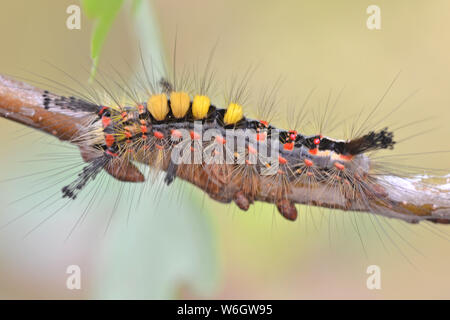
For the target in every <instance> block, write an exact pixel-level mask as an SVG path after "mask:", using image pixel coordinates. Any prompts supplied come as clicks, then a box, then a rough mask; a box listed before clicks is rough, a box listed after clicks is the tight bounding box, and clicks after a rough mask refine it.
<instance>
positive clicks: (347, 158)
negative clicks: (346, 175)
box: [339, 154, 353, 161]
mask: <svg viewBox="0 0 450 320" xmlns="http://www.w3.org/2000/svg"><path fill="white" fill-rule="evenodd" d="M339 158H341V159H342V160H345V161H350V160H352V159H353V156H352V155H351V154H349V155H346V154H341V155H340V156H339Z"/></svg>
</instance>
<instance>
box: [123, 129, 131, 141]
mask: <svg viewBox="0 0 450 320" xmlns="http://www.w3.org/2000/svg"><path fill="white" fill-rule="evenodd" d="M124 135H125V137H127V138H128V139H131V138H132V137H133V135H132V134H131V132H130V128H129V127H125V132H124Z"/></svg>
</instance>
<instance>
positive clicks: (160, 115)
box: [147, 94, 169, 121]
mask: <svg viewBox="0 0 450 320" xmlns="http://www.w3.org/2000/svg"><path fill="white" fill-rule="evenodd" d="M147 110H148V111H149V112H150V113H151V114H152V116H153V118H155V119H156V120H158V121H162V120H164V119H165V118H166V116H167V114H168V113H169V107H168V106H167V97H166V95H165V94H154V95H152V96H151V97H150V98H149V99H148V102H147Z"/></svg>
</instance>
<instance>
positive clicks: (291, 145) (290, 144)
mask: <svg viewBox="0 0 450 320" xmlns="http://www.w3.org/2000/svg"><path fill="white" fill-rule="evenodd" d="M283 149H284V150H288V151H292V149H294V143H293V142H286V143H285V144H283Z"/></svg>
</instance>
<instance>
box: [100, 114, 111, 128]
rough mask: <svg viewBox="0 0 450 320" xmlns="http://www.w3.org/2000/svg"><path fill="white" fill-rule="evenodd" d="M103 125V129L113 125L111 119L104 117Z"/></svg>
mask: <svg viewBox="0 0 450 320" xmlns="http://www.w3.org/2000/svg"><path fill="white" fill-rule="evenodd" d="M102 124H103V128H106V127H107V126H109V125H110V124H111V118H109V117H105V116H103V117H102Z"/></svg>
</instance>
